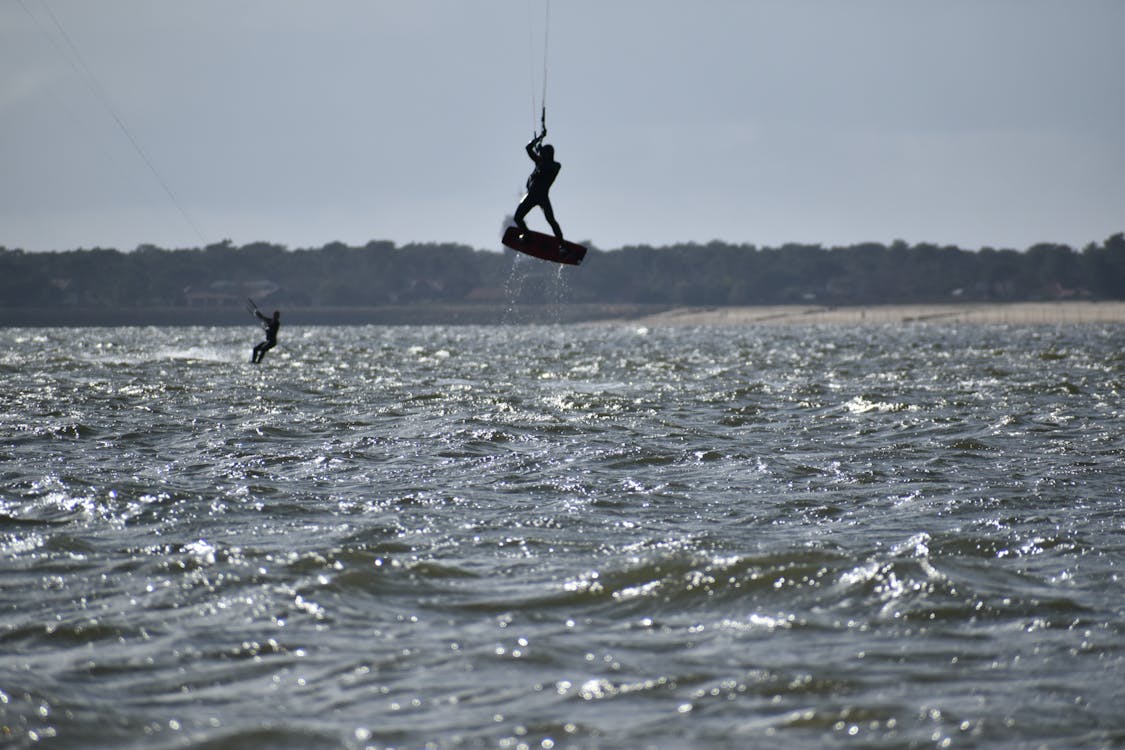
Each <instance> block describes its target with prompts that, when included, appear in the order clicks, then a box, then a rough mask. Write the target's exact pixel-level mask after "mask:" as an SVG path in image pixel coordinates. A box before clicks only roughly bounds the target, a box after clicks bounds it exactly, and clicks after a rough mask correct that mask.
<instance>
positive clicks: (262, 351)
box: [250, 303, 281, 364]
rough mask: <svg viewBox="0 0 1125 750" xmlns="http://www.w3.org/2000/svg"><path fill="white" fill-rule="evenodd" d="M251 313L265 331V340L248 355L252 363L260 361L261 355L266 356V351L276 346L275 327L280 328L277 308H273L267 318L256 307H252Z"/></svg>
mask: <svg viewBox="0 0 1125 750" xmlns="http://www.w3.org/2000/svg"><path fill="white" fill-rule="evenodd" d="M251 304H252V303H251ZM253 313H254V315H255V316H256V317H257V318H258V320H259V321H260V322H261V324H262V328H263V329H265V331H266V340H265V341H263V342H262V343H260V344H258V345H257V346H255V347H254V353H253V354H252V355H251V356H250V361H251V362H253V363H254V364H258V363H259V362H261V361H262V357H264V356H266V352H268V351H269V350H270V349H273V348H274V347H275V346H277V329H278V328H281V313H280V312H279V311H278V310H274V311H273V317H272V318H267V317H266V316H265V315H262V313H261V311H259V310H258V308H257V307H255V308H254V310H253Z"/></svg>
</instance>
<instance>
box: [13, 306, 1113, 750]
mask: <svg viewBox="0 0 1125 750" xmlns="http://www.w3.org/2000/svg"><path fill="white" fill-rule="evenodd" d="M258 338H259V336H258V334H257V333H256V332H255V331H253V329H225V328H217V329H210V328H180V329H155V328H119V329H6V330H0V378H2V383H3V386H2V391H0V430H2V432H0V435H2V443H0V576H2V583H0V746H2V747H5V748H8V747H11V748H34V747H43V748H52V749H53V748H115V749H116V748H201V749H203V748H206V749H207V750H218V749H220V748H231V749H234V748H237V749H239V750H244V749H246V748H251V749H256V748H294V749H301V750H306V749H309V748H312V749H316V748H349V749H350V748H380V749H383V748H399V749H407V748H409V749H415V748H513V749H514V748H539V749H543V748H547V749H550V748H629V749H635V748H732V749H733V748H739V749H741V748H754V747H763V748H764V747H785V748H810V749H812V748H818V749H819V748H831V747H848V748H851V747H856V748H859V747H862V748H947V747H950V748H1116V747H1125V708H1123V707H1125V581H1123V579H1122V576H1123V574H1125V570H1123V565H1125V507H1123V494H1125V493H1123V487H1125V436H1123V434H1122V433H1123V429H1122V428H1123V421H1122V416H1123V413H1122V412H1123V408H1125V407H1123V403H1125V402H1123V397H1122V394H1123V390H1125V353H1123V352H1125V328H1123V327H1121V326H1069V327H1060V328H1051V327H1046V326H1037V327H1028V328H1019V327H1009V326H971V327H955V326H941V325H914V326H911V325H899V326H878V325H872V326H866V327H859V328H845V327H823V328H797V327H784V328H780V327H779V328H773V327H768V326H766V327H747V328H740V329H724V328H652V329H647V328H643V327H639V326H638V325H636V324H628V323H622V324H614V325H591V326H572V327H562V326H542V327H538V326H521V325H498V326H493V327H354V328H336V329H332V328H300V327H287V328H283V329H282V332H281V337H280V344H279V346H278V347H277V348H276V349H274V350H273V351H272V352H270V353H269V354H268V355H267V356H266V360H265V362H264V363H263V364H262V365H260V366H253V365H251V364H249V362H248V360H249V354H250V348H251V346H252V345H253V344H254V343H255V342H256V341H257V339H258Z"/></svg>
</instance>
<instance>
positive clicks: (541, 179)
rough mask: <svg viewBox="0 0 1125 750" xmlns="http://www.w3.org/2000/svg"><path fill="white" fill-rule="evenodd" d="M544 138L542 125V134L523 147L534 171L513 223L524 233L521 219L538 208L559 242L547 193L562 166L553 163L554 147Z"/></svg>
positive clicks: (560, 239) (557, 226)
mask: <svg viewBox="0 0 1125 750" xmlns="http://www.w3.org/2000/svg"><path fill="white" fill-rule="evenodd" d="M546 136H547V127H546V125H544V127H543V132H542V133H540V134H538V135H537V136H535V137H534V138H532V139H531V142H530V143H528V144H527V146H525V149H526V150H527V155H528V156H529V157H531V160H532V161H533V162H535V170H534V171H533V172H532V173H531V176H530V177H528V178H527V193H526V194H525V195H524V196H523V199H522V200H521V201H520V204H519V206H517V207H516V215H515V222H516V226H517V227H519V229H520V231H521V232H526V231H527V224H526V223H525V222H524V220H523V219H524V217H525V216H527V213H528V212H529V211H530V210H531V209H532V208H534V207H535V206H539V208H541V209H543V215H544V216H546V217H547V222H548V223H549V224H550V225H551V229H552V230H553V231H554V233H555V238H556V239H558V240H559V241H560V242H561V241H562V238H563V233H562V228H561V227H560V226H559V223H558V222H557V221H555V212H554V210H553V209H552V208H551V196H550V195H549V191H550V190H551V185H552V183H554V181H555V178H556V177H558V176H559V169H561V168H562V165H561V164H559V163H558V162H557V161H555V147H554V146H552V145H551V144H549V143H543V139H544V138H545V137H546Z"/></svg>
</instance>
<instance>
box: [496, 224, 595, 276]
mask: <svg viewBox="0 0 1125 750" xmlns="http://www.w3.org/2000/svg"><path fill="white" fill-rule="evenodd" d="M502 241H503V243H504V244H505V245H506V246H507V247H510V248H512V249H513V250H518V251H519V252H521V253H527V254H528V255H530V256H532V257H534V258H540V259H542V260H549V261H552V262H554V263H566V264H567V265H571V266H577V265H578V264H579V263H581V262H582V259H583V258H585V257H586V248H584V247H582V246H581V245H579V244H577V243H574V242H569V241H567V240H560V239H559V238H558V237H554V236H552V235H549V234H542V233H540V232H533V231H531V230H530V229H525V230H522V231H521V230H520V228H519V227H516V226H510V227H508V228H507V229H506V230H504V239H503V240H502Z"/></svg>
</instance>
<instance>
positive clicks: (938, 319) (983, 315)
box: [607, 302, 1125, 326]
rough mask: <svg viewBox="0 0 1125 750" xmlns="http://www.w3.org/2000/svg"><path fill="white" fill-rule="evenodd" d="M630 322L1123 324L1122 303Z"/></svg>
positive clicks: (667, 314)
mask: <svg viewBox="0 0 1125 750" xmlns="http://www.w3.org/2000/svg"><path fill="white" fill-rule="evenodd" d="M607 322H613V321H607ZM630 322H632V323H637V324H641V325H646V326H765V325H770V326H779V325H881V324H899V325H902V324H971V325H1069V324H1075V323H1125V302H1010V303H995V302H987V303H968V302H966V303H959V304H917V305H865V306H856V307H824V306H817V305H774V306H761V307H707V308H689V307H684V308H676V309H673V310H668V311H664V312H658V313H654V314H651V315H645V316H642V317H639V318H635V319H633V320H632V321H630Z"/></svg>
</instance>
